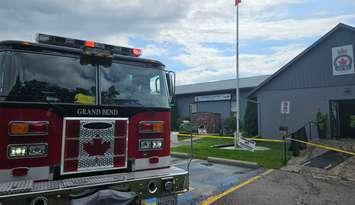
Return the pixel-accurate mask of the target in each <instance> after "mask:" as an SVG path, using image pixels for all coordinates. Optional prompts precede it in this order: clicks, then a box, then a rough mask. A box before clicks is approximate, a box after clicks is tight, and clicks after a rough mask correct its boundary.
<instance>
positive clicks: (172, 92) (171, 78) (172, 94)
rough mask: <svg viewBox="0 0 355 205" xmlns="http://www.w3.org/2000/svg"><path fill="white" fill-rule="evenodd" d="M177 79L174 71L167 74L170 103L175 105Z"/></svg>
mask: <svg viewBox="0 0 355 205" xmlns="http://www.w3.org/2000/svg"><path fill="white" fill-rule="evenodd" d="M175 79H176V77H175V72H173V71H167V72H166V80H167V83H168V89H169V96H170V103H173V99H174V97H175Z"/></svg>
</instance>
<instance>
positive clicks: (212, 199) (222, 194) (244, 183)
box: [200, 169, 274, 205]
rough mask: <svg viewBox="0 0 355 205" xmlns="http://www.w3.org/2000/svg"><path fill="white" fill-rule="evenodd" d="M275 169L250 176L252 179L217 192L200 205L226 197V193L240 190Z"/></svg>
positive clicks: (207, 204) (206, 204)
mask: <svg viewBox="0 0 355 205" xmlns="http://www.w3.org/2000/svg"><path fill="white" fill-rule="evenodd" d="M273 171H274V170H273V169H269V170H267V171H266V172H263V173H261V174H259V175H257V176H254V177H252V178H250V179H248V180H246V181H244V182H242V183H240V184H238V185H236V186H234V187H231V188H229V189H228V190H226V191H224V192H222V193H220V194H217V195H215V196H211V197H209V198H208V199H206V200H204V201H202V202H201V204H200V205H209V204H212V203H213V202H215V201H217V200H218V199H220V198H222V197H224V196H226V195H228V194H230V193H232V192H234V191H236V190H238V189H240V188H242V187H244V186H246V185H248V184H250V183H252V182H254V181H256V180H258V179H260V178H261V177H263V176H266V175H268V174H270V173H271V172H273Z"/></svg>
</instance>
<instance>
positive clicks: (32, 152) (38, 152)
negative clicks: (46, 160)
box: [28, 144, 47, 157]
mask: <svg viewBox="0 0 355 205" xmlns="http://www.w3.org/2000/svg"><path fill="white" fill-rule="evenodd" d="M28 155H29V156H31V157H34V156H45V155H47V145H46V144H36V145H30V146H28Z"/></svg>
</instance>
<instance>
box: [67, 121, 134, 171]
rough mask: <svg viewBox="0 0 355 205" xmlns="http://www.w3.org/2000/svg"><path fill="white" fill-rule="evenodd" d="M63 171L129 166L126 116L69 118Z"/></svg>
mask: <svg viewBox="0 0 355 205" xmlns="http://www.w3.org/2000/svg"><path fill="white" fill-rule="evenodd" d="M64 125H65V131H64V135H63V145H64V147H63V149H62V150H63V153H62V169H61V173H62V174H71V173H82V172H93V171H104V170H111V169H118V168H126V166H127V149H126V147H127V135H128V133H127V126H128V119H126V118H65V119H64Z"/></svg>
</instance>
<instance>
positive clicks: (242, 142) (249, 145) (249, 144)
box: [237, 137, 256, 152]
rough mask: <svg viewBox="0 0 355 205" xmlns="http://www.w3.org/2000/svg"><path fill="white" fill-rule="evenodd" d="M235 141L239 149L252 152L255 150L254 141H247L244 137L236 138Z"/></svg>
mask: <svg viewBox="0 0 355 205" xmlns="http://www.w3.org/2000/svg"><path fill="white" fill-rule="evenodd" d="M237 139H238V140H237V144H238V146H239V147H241V148H244V149H247V150H250V151H253V152H254V150H255V148H256V143H255V141H253V140H249V139H247V138H244V137H238V138H237Z"/></svg>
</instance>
